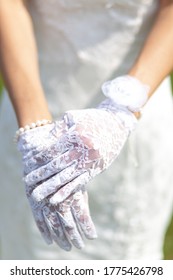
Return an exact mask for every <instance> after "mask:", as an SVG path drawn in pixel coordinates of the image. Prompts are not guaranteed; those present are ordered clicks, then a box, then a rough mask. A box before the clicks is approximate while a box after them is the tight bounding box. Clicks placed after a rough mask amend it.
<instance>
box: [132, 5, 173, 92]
mask: <svg viewBox="0 0 173 280" xmlns="http://www.w3.org/2000/svg"><path fill="white" fill-rule="evenodd" d="M160 3H161V7H160V10H159V12H158V16H157V18H156V21H155V23H154V25H153V28H152V30H151V32H150V34H149V36H148V38H147V40H146V42H145V45H144V47H143V49H142V51H141V53H140V55H139V56H138V58H137V60H136V62H135V64H134V65H133V67H132V68H131V69H130V71H129V75H132V76H135V77H136V78H138V79H139V80H140V81H141V82H143V83H144V84H147V85H149V86H150V93H149V96H151V95H152V94H153V92H154V91H155V89H156V88H157V87H158V86H159V84H160V83H161V82H162V80H163V79H164V78H165V77H166V76H167V75H169V74H170V72H171V71H172V70H173V1H172V0H171V1H169V0H162V1H160Z"/></svg>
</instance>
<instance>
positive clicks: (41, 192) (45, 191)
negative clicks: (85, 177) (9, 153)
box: [31, 163, 81, 202]
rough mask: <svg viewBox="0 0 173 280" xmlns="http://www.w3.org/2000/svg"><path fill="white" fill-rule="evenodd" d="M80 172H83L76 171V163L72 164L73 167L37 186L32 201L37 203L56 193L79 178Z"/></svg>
mask: <svg viewBox="0 0 173 280" xmlns="http://www.w3.org/2000/svg"><path fill="white" fill-rule="evenodd" d="M80 172H81V171H78V170H77V169H76V163H74V164H72V165H71V166H69V167H67V168H66V169H64V170H62V171H61V172H60V173H58V174H56V175H54V176H53V177H51V178H50V179H48V180H47V181H45V182H43V183H42V184H40V185H39V186H37V187H36V188H35V189H34V190H33V192H32V194H31V197H32V199H34V200H35V201H37V202H39V201H42V200H43V199H44V198H46V197H48V196H49V195H51V194H52V193H55V192H56V191H57V190H58V189H59V188H60V187H62V186H63V185H64V184H67V183H68V182H70V181H71V180H73V179H75V178H76V177H77V176H79V175H80Z"/></svg>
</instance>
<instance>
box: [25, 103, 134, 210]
mask: <svg viewBox="0 0 173 280" xmlns="http://www.w3.org/2000/svg"><path fill="white" fill-rule="evenodd" d="M63 120H64V122H65V123H66V125H67V127H68V130H67V132H66V133H65V134H63V135H62V136H61V137H60V138H59V139H58V140H57V142H56V143H54V144H53V145H52V146H50V147H49V148H48V149H47V150H45V151H41V152H40V153H39V154H37V155H34V156H33V157H32V158H31V159H30V160H29V162H28V164H29V165H33V164H35V163H38V162H40V163H42V164H41V165H40V167H39V168H38V169H35V170H33V171H32V172H30V173H29V174H28V175H26V176H25V178H24V180H25V184H26V185H27V186H28V187H29V188H30V187H32V185H33V183H34V184H37V187H34V190H33V192H32V194H31V196H32V197H33V198H34V199H35V200H36V201H38V202H39V201H42V200H43V199H45V198H46V197H49V199H50V202H51V203H52V204H54V205H57V204H58V203H60V202H62V201H64V200H65V199H66V198H68V197H69V195H71V194H72V193H74V192H76V191H78V190H79V189H80V188H81V186H83V185H86V184H87V183H88V182H89V181H90V180H91V179H92V178H94V177H95V176H96V175H97V174H99V173H101V172H102V171H104V170H105V169H107V168H108V167H109V166H110V165H111V163H112V162H113V161H114V160H115V159H116V157H117V156H118V155H119V153H120V151H121V149H122V148H123V146H124V143H125V142H126V140H127V138H128V135H129V133H130V130H131V129H132V127H133V126H134V125H135V123H136V118H135V117H134V115H133V113H130V112H129V111H128V110H122V109H120V108H118V107H116V106H115V105H114V106H113V105H112V102H111V101H110V100H109V99H107V100H106V101H105V102H103V103H102V104H101V105H100V106H99V107H98V108H96V109H84V110H76V111H69V112H67V113H66V114H65V115H64V117H63ZM60 150H61V152H60ZM49 156H51V157H52V160H50V161H49V162H48V161H47V158H48V157H49ZM43 180H44V182H43Z"/></svg>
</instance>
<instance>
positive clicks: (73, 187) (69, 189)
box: [49, 172, 91, 205]
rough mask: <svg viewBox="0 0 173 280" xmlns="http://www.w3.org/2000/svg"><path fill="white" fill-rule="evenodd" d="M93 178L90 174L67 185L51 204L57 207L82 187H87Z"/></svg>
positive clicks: (52, 198)
mask: <svg viewBox="0 0 173 280" xmlns="http://www.w3.org/2000/svg"><path fill="white" fill-rule="evenodd" d="M90 179H91V177H90V175H89V173H88V172H85V173H83V174H81V175H80V176H78V177H76V178H75V179H74V180H73V181H71V182H69V183H67V184H66V185H64V186H63V187H62V188H60V189H59V190H58V191H57V192H56V193H55V194H54V195H53V196H52V197H51V198H50V200H49V201H50V203H51V204H52V205H57V204H58V203H61V202H62V201H64V200H65V199H66V198H67V197H69V196H70V195H71V194H72V193H74V192H75V191H77V190H79V189H80V187H81V186H83V185H86V184H87V183H88V182H89V181H90Z"/></svg>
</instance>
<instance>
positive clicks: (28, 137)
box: [17, 120, 97, 251]
mask: <svg viewBox="0 0 173 280" xmlns="http://www.w3.org/2000/svg"><path fill="white" fill-rule="evenodd" d="M67 130H68V127H67V125H66V123H65V122H64V121H62V120H61V121H56V122H53V123H51V124H47V125H44V126H40V127H36V128H34V129H31V130H28V131H25V132H24V133H22V134H21V135H20V136H19V138H18V143H17V145H18V150H19V151H20V152H21V154H22V161H23V171H24V177H25V176H26V175H28V174H29V173H30V172H32V171H33V170H36V169H39V167H40V166H42V165H43V164H45V162H46V163H48V162H51V161H52V160H53V159H55V160H56V157H58V156H59V155H60V154H63V153H65V152H66V150H68V149H69V148H70V147H68V146H65V145H63V150H62V146H57V145H56V142H57V139H59V138H60V137H61V135H63V134H64V133H66V132H67ZM49 147H51V151H50V153H47V155H48V156H47V158H46V159H44V163H43V162H42V161H41V158H39V153H40V152H43V151H44V150H46V151H48V150H49ZM52 147H54V150H52ZM55 148H56V149H55ZM35 157H36V160H35V161H33V158H35ZM30 162H32V164H30ZM57 165H58V163H57V164H56V165H55V166H54V165H52V170H53V168H54V169H55V170H56V172H57ZM64 168H65V166H64ZM47 172H50V171H49V170H47ZM45 173H46V170H45ZM40 176H41V177H42V180H43V181H42V182H44V179H43V174H40ZM51 176H53V174H52V175H51ZM36 179H37V178H35V180H36ZM35 187H37V183H35V184H34V178H33V184H32V187H31V185H28V184H27V183H26V184H25V189H26V195H27V198H28V201H29V204H30V207H31V209H32V213H33V216H34V219H35V221H36V224H37V226H38V228H39V230H40V232H41V234H42V236H43V238H44V239H45V241H46V242H47V243H48V244H51V243H52V242H53V241H54V242H56V243H57V244H58V245H59V246H60V247H61V248H62V249H64V250H66V251H69V250H71V247H72V245H74V246H75V247H77V248H79V249H81V248H82V247H84V242H83V236H85V237H86V238H88V239H94V238H96V236H97V234H96V230H95V227H94V224H93V222H92V219H91V216H90V213H89V206H88V196H87V192H86V190H85V189H84V186H83V187H81V189H80V190H79V191H78V192H77V193H76V194H73V195H71V196H69V197H68V198H67V199H66V201H64V202H62V203H60V204H58V205H56V206H52V205H51V204H50V203H49V198H46V199H44V200H42V201H41V202H38V201H36V200H35V199H34V198H33V197H32V192H33V190H34V189H35Z"/></svg>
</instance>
